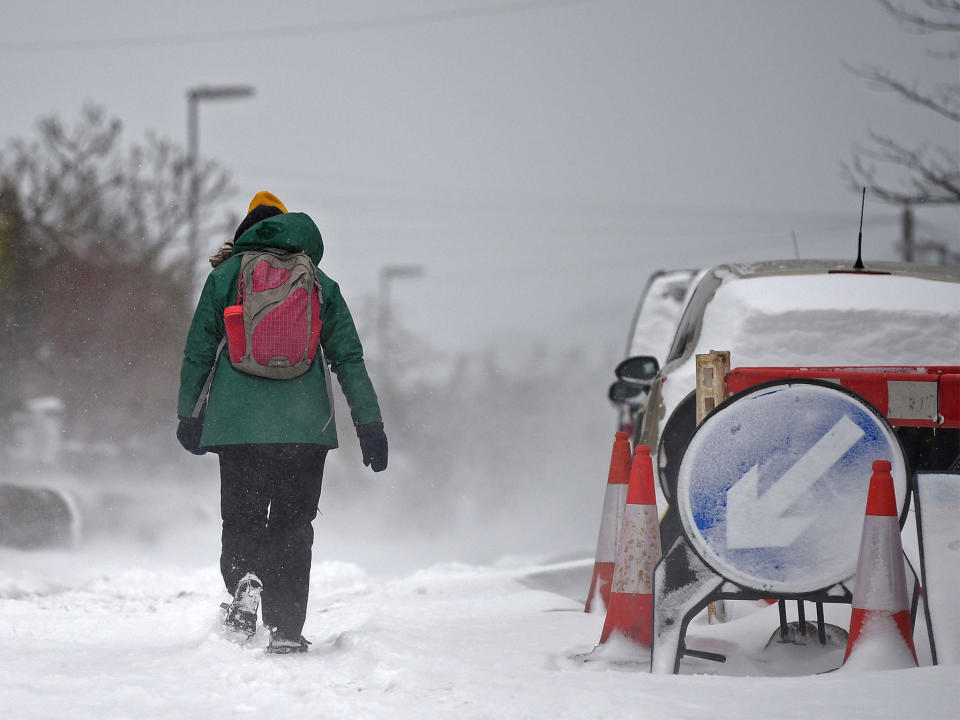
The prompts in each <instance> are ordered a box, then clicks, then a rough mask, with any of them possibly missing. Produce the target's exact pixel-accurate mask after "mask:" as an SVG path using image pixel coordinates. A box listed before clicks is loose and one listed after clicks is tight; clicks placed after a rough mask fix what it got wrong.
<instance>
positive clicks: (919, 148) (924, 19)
mask: <svg viewBox="0 0 960 720" xmlns="http://www.w3.org/2000/svg"><path fill="white" fill-rule="evenodd" d="M878 1H879V2H880V4H881V5H882V6H883V7H884V8H885V9H886V10H887V12H888V13H890V15H891V16H892V17H893V18H895V19H896V20H897V22H898V23H899V24H900V25H901V26H902V27H903V28H904V29H905V30H907V31H908V32H912V33H917V34H924V35H933V36H944V35H954V36H955V37H956V38H957V39H958V40H960V1H958V0H920V4H919V5H917V6H916V7H917V9H915V10H912V9H908V8H907V7H904V6H903V5H900V4H898V3H895V2H892V0H878ZM935 55H936V56H937V57H940V58H942V59H944V60H947V61H950V62H957V61H958V59H960V45H958V44H956V43H955V44H954V46H953V47H952V48H951V49H948V50H943V51H937V52H935ZM853 71H854V72H856V73H857V74H858V75H860V76H861V77H863V78H865V79H866V80H867V81H868V82H869V83H870V84H871V85H873V86H874V87H877V88H880V89H883V90H888V91H891V92H894V93H896V94H897V95H899V96H900V97H902V98H904V99H905V100H907V101H909V102H911V103H915V104H916V105H918V106H919V107H921V108H924V109H925V110H927V111H930V112H934V113H936V114H938V115H940V116H941V117H943V118H946V119H947V120H950V121H952V122H955V123H960V82H958V83H944V84H941V85H938V86H936V87H932V88H928V87H924V86H923V85H921V84H920V83H918V82H916V81H908V80H904V79H902V78H900V77H898V76H897V75H895V74H894V73H891V72H890V71H888V70H886V69H884V68H880V67H877V66H874V65H864V66H862V67H860V68H853ZM882 167H888V168H889V167H893V168H899V169H900V170H901V171H903V173H902V175H901V178H900V181H899V182H893V181H890V180H887V179H884V178H881V177H880V170H881V168H882ZM844 174H845V175H846V177H847V178H848V179H849V181H850V182H851V184H852V185H853V186H855V187H856V188H857V189H858V190H859V189H860V188H861V187H866V188H867V189H868V190H869V191H870V194H871V195H873V196H875V197H878V198H880V199H882V200H885V201H886V202H889V203H892V204H897V205H903V206H911V205H916V204H921V203H922V204H926V205H956V204H960V154H958V152H957V150H956V149H955V148H947V147H942V146H938V145H935V144H933V143H928V142H924V143H919V144H917V145H908V144H907V143H904V142H901V141H900V140H897V139H895V138H893V137H891V136H889V135H884V134H881V133H870V137H869V142H868V143H867V144H865V145H856V146H854V150H853V158H852V160H851V161H850V163H849V164H844Z"/></svg>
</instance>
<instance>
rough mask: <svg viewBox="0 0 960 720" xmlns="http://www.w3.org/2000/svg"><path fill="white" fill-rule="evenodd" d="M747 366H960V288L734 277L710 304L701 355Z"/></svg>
mask: <svg viewBox="0 0 960 720" xmlns="http://www.w3.org/2000/svg"><path fill="white" fill-rule="evenodd" d="M708 350H731V353H732V356H731V363H732V365H733V366H734V367H736V366H746V365H788V366H791V365H798V364H803V365H923V364H930V365H933V364H945V365H947V364H957V363H958V362H960V283H955V282H944V281H934V280H930V279H926V278H920V277H911V276H898V275H866V274H864V275H855V274H847V273H843V274H826V273H824V274H816V275H776V276H758V277H740V278H728V279H727V281H726V282H724V284H723V285H721V286H720V287H719V288H718V289H717V291H716V293H715V294H714V296H713V298H712V300H711V301H710V302H709V303H708V304H707V306H706V308H705V311H704V316H703V325H702V330H701V334H700V338H699V341H698V342H697V352H698V353H702V352H707V351H708Z"/></svg>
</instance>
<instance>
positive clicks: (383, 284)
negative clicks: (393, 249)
mask: <svg viewBox="0 0 960 720" xmlns="http://www.w3.org/2000/svg"><path fill="white" fill-rule="evenodd" d="M424 272H425V271H424V269H423V266H422V265H384V266H383V267H382V268H380V293H379V297H378V300H379V302H378V307H377V339H378V340H379V341H380V355H381V357H382V358H383V380H384V385H389V384H390V377H389V371H388V368H390V367H391V365H392V364H393V358H392V357H391V354H392V353H391V351H392V347H391V343H390V338H391V335H392V333H391V332H390V283H391V282H393V281H394V280H399V279H403V278H410V279H413V278H418V277H422V276H423V274H424Z"/></svg>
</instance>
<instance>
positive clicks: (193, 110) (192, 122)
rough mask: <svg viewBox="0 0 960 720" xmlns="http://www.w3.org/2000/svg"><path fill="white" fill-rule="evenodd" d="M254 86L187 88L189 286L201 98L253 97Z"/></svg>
mask: <svg viewBox="0 0 960 720" xmlns="http://www.w3.org/2000/svg"><path fill="white" fill-rule="evenodd" d="M253 93H254V89H253V88H252V87H251V86H250V85H217V86H206V85H201V86H200V87H195V88H190V89H189V90H187V163H188V164H189V168H190V196H189V198H187V217H188V219H189V222H190V227H189V228H188V234H187V253H188V255H189V259H188V261H187V262H188V265H187V281H188V286H189V287H190V288H191V289H192V288H193V273H194V266H195V265H196V261H197V232H198V219H197V200H198V199H199V198H198V197H197V195H198V194H199V192H200V177H199V175H198V173H197V158H198V151H197V146H198V144H199V134H200V130H199V121H200V111H199V105H200V101H201V100H237V99H240V98H246V97H250V96H252V95H253Z"/></svg>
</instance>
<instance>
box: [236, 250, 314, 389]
mask: <svg viewBox="0 0 960 720" xmlns="http://www.w3.org/2000/svg"><path fill="white" fill-rule="evenodd" d="M322 304H323V294H322V293H321V291H320V283H319V280H318V279H317V269H316V267H315V266H314V264H313V261H312V260H310V257H309V256H308V255H307V254H306V253H302V252H297V253H285V252H282V251H279V250H270V249H265V250H259V251H250V252H245V253H243V256H242V259H241V261H240V280H239V284H238V287H237V304H236V305H232V306H230V307H228V308H226V309H225V310H224V311H223V322H224V325H225V326H226V330H227V345H228V347H229V350H230V363H231V364H232V365H233V367H235V368H236V369H237V370H240V371H241V372H245V373H247V374H249V375H257V376H259V377H265V378H272V379H274V380H284V379H288V378H295V377H298V376H300V375H303V374H304V373H305V372H307V370H309V369H310V365H311V364H312V363H313V358H314V355H316V353H317V345H318V343H319V341H320V328H321V322H320V309H321V307H322Z"/></svg>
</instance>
